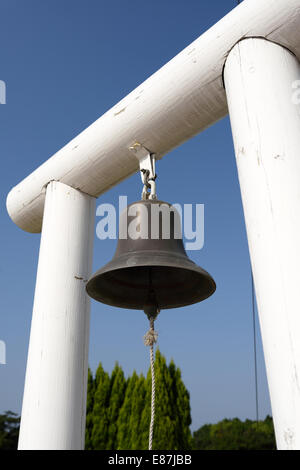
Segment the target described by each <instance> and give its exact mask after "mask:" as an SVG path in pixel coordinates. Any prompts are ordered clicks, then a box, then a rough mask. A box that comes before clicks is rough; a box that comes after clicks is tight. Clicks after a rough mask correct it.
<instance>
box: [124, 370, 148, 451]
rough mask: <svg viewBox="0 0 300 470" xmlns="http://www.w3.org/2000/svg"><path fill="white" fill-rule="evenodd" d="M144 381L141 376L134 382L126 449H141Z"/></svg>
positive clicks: (144, 393)
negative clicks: (128, 443) (128, 440)
mask: <svg viewBox="0 0 300 470" xmlns="http://www.w3.org/2000/svg"><path fill="white" fill-rule="evenodd" d="M145 395H146V379H145V377H144V376H143V375H142V374H141V375H140V376H139V378H138V380H137V381H136V382H135V386H134V388H133V392H132V406H131V415H130V419H129V427H130V445H129V447H128V449H135V450H139V449H142V445H143V440H142V433H141V431H142V428H141V420H142V413H143V409H144V408H145Z"/></svg>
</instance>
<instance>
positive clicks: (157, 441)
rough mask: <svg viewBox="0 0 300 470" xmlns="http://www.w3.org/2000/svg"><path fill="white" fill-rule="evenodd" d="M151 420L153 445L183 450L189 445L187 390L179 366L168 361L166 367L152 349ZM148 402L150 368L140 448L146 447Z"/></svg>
mask: <svg viewBox="0 0 300 470" xmlns="http://www.w3.org/2000/svg"><path fill="white" fill-rule="evenodd" d="M154 367H155V380H156V399H155V423H154V432H153V446H152V448H153V449H156V450H185V449H190V448H191V433H190V429H189V425H190V423H191V418H190V406H189V394H188V392H187V390H186V388H185V386H184V384H183V382H182V380H181V374H180V370H179V369H176V367H175V364H174V363H173V362H171V364H170V366H169V367H168V366H167V364H166V359H165V358H164V356H163V355H162V354H161V353H160V351H159V350H158V349H157V350H156V355H155V366H154ZM150 404H151V371H150V369H149V372H148V375H147V381H146V397H145V408H144V410H143V413H142V424H141V427H142V449H147V448H148V439H149V425H150V413H151V410H150Z"/></svg>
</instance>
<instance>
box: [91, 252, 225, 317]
mask: <svg viewBox="0 0 300 470" xmlns="http://www.w3.org/2000/svg"><path fill="white" fill-rule="evenodd" d="M131 253H132V254H134V253H138V254H139V255H141V253H143V255H144V254H146V255H148V258H149V261H151V263H152V264H146V265H144V266H147V267H156V266H161V264H159V263H158V262H157V263H155V262H153V251H151V254H150V253H149V252H147V250H145V251H135V252H131ZM155 253H157V254H158V255H163V254H168V256H170V252H168V251H163V252H162V251H161V250H160V251H159V252H155ZM171 255H172V254H171ZM133 256H134V255H133ZM125 257H128V253H126V254H124V255H120V256H118V258H117V259H120V258H125ZM150 258H151V259H150ZM174 258H177V259H178V258H183V259H184V261H185V262H186V264H187V266H174V268H175V269H181V270H192V271H194V272H196V273H197V274H198V275H203V274H204V275H205V277H206V279H207V284H208V285H209V287H210V291H209V294H208V295H204V296H203V297H200V298H198V299H197V300H195V301H193V302H189V303H183V304H177V305H172V306H168V307H160V309H161V310H170V309H173V308H183V307H188V306H189V305H194V304H197V303H200V302H203V301H204V300H206V299H208V298H209V297H211V296H212V295H213V294H214V293H215V291H216V289H217V285H216V282H215V280H214V279H213V277H212V276H211V275H210V274H209V272H207V271H206V270H205V269H203V268H202V267H201V266H198V265H197V264H196V263H194V261H192V260H191V259H189V258H188V257H186V256H184V255H180V254H176V255H174ZM171 266H172V265H170V267H171ZM134 267H142V266H136V265H131V266H130V265H128V266H118V265H116V266H114V258H113V259H112V260H111V261H109V262H108V263H106V264H105V265H104V266H102V268H100V269H99V270H98V271H96V272H95V273H94V274H92V276H91V277H90V279H89V280H88V281H87V284H86V286H85V290H86V292H87V294H88V295H89V297H90V298H92V299H93V300H95V301H97V302H101V303H103V304H104V305H109V306H111V307H116V308H123V309H127V310H143V307H133V306H131V305H130V306H124V305H120V304H116V303H111V302H107V300H104V299H102V298H100V296H99V297H97V298H96V297H94V295H91V294H90V292H89V285H91V283H92V281H93V280H94V279H95V278H96V277H98V276H102V275H105V274H106V273H107V272H108V271H118V270H123V269H129V268H134Z"/></svg>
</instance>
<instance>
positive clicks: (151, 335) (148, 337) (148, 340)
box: [144, 315, 158, 450]
mask: <svg viewBox="0 0 300 470" xmlns="http://www.w3.org/2000/svg"><path fill="white" fill-rule="evenodd" d="M155 316H156V315H155ZM148 318H149V321H150V329H149V330H148V331H147V333H146V334H145V336H144V344H145V346H150V365H151V380H152V385H151V387H152V390H151V420H150V429H149V450H152V441H153V428H154V419H155V371H154V352H153V345H154V344H155V343H156V341H157V337H158V334H157V331H155V330H154V318H155V317H153V316H149V317H148Z"/></svg>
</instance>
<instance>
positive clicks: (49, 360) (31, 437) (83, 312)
mask: <svg viewBox="0 0 300 470" xmlns="http://www.w3.org/2000/svg"><path fill="white" fill-rule="evenodd" d="M94 202H95V199H94V198H92V197H90V196H87V195H85V194H83V193H81V192H80V191H78V190H76V189H73V188H71V187H69V186H67V185H65V184H62V183H59V182H56V181H53V182H51V183H49V185H48V186H47V191H46V202H45V209H44V219H43V228H42V236H41V247H40V255H39V264H38V272H37V280H36V289H35V298H34V308H33V318H32V325H31V334H30V344H29V352H28V362H27V371H26V380H25V391H24V399H23V409H22V418H21V428H20V438H19V449H59V450H64V449H83V448H84V431H85V412H86V387H87V369H88V341H89V305H90V301H89V298H88V296H87V294H86V292H85V283H86V280H87V279H88V277H89V275H90V272H91V263H92V246H93V238H94V233H93V232H94V213H95V211H94V205H95V204H94Z"/></svg>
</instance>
